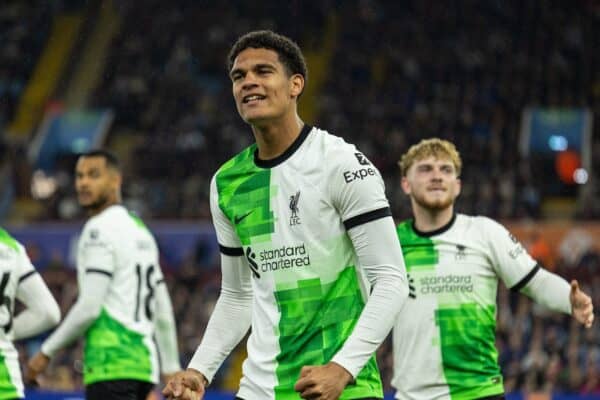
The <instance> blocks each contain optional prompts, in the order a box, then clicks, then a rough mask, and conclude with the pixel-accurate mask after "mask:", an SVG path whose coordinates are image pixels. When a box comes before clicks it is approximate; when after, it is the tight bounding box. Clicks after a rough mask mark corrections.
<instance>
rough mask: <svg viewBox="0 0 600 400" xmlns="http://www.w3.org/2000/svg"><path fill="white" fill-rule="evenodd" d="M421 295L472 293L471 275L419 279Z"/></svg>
mask: <svg viewBox="0 0 600 400" xmlns="http://www.w3.org/2000/svg"><path fill="white" fill-rule="evenodd" d="M420 283H421V288H420V292H421V294H439V293H470V292H472V291H473V279H472V277H471V275H444V276H428V277H423V278H421V279H420Z"/></svg>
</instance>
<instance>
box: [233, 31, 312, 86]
mask: <svg viewBox="0 0 600 400" xmlns="http://www.w3.org/2000/svg"><path fill="white" fill-rule="evenodd" d="M249 47H251V48H253V49H269V50H273V51H275V52H276V53H277V55H278V56H279V61H280V62H281V63H282V64H283V65H284V66H285V68H286V70H287V73H288V74H289V75H290V76H291V75H294V74H300V75H302V77H303V78H304V81H305V82H306V81H307V79H308V69H307V68H306V61H305V60H304V55H303V54H302V50H300V47H299V46H298V45H297V44H296V42H294V41H293V40H292V39H290V38H288V37H286V36H283V35H280V34H278V33H275V32H273V31H267V30H264V31H253V32H248V33H246V34H245V35H243V36H240V37H239V39H238V40H237V41H236V42H235V43H234V44H233V46H232V47H231V50H230V51H229V55H228V56H227V68H228V71H231V68H232V67H233V63H234V61H235V58H236V57H237V56H238V54H240V53H241V52H242V51H244V50H246V49H247V48H249Z"/></svg>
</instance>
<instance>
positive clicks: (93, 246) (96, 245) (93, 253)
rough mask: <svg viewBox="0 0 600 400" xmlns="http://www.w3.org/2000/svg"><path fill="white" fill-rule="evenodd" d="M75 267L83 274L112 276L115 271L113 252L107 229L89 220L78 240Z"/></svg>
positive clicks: (109, 233)
mask: <svg viewBox="0 0 600 400" xmlns="http://www.w3.org/2000/svg"><path fill="white" fill-rule="evenodd" d="M77 267H78V270H79V271H80V272H83V273H101V274H105V275H109V276H112V274H113V272H114V270H115V252H114V246H113V244H112V241H111V232H110V230H109V229H107V228H105V227H103V226H102V225H101V224H99V223H97V221H96V220H90V221H88V223H87V224H86V225H85V227H84V228H83V232H82V233H81V236H80V238H79V255H78V259H77Z"/></svg>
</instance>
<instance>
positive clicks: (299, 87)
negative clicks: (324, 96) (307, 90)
mask: <svg viewBox="0 0 600 400" xmlns="http://www.w3.org/2000/svg"><path fill="white" fill-rule="evenodd" d="M303 90H304V77H303V76H302V75H300V74H294V75H292V76H291V77H290V97H292V98H298V96H300V94H301V93H302V91H303Z"/></svg>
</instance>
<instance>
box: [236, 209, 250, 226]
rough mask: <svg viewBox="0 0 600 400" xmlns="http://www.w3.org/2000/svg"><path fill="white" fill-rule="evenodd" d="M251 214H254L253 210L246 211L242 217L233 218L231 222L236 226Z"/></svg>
mask: <svg viewBox="0 0 600 400" xmlns="http://www.w3.org/2000/svg"><path fill="white" fill-rule="evenodd" d="M253 212H254V210H250V211H248V212H247V213H246V214H243V215H238V216H237V217H234V218H233V222H234V223H235V224H236V225H238V224H239V223H240V222H242V220H243V219H244V218H246V217H247V216H248V215H250V214H252V213H253Z"/></svg>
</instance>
